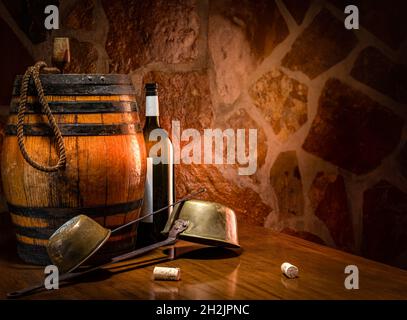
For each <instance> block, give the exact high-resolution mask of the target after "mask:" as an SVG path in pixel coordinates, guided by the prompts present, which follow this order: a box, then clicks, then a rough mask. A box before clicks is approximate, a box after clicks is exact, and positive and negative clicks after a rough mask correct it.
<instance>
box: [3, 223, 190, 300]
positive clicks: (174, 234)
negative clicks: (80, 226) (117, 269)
mask: <svg viewBox="0 0 407 320" xmlns="http://www.w3.org/2000/svg"><path fill="white" fill-rule="evenodd" d="M187 227H188V221H185V220H182V219H178V220H176V221H175V223H174V225H173V227H172V228H171V231H170V233H169V236H168V238H167V239H166V240H164V241H161V242H157V243H154V244H152V245H149V246H146V247H143V248H140V249H138V250H134V251H131V252H129V253H125V254H122V255H120V256H117V257H114V258H112V259H111V260H110V261H109V262H107V263H104V264H102V265H99V266H95V267H92V268H90V269H88V270H85V271H82V272H72V273H65V274H63V275H61V276H60V277H59V282H61V281H67V280H72V279H75V278H78V277H80V276H83V275H85V274H88V273H91V272H93V271H95V270H99V269H101V268H103V267H107V266H108V265H111V264H113V263H116V262H120V261H123V260H126V259H131V258H134V257H137V256H139V255H142V254H144V253H146V252H149V251H151V250H154V249H156V248H159V247H162V246H167V245H171V244H174V243H175V242H176V241H177V238H178V235H179V234H180V233H181V232H182V231H184V230H185V229H186V228H187ZM42 288H44V283H38V284H36V285H33V286H31V287H27V288H25V289H22V290H18V291H14V292H11V293H8V294H7V298H18V297H21V296H23V295H27V294H30V293H33V292H34V291H37V290H39V289H42Z"/></svg>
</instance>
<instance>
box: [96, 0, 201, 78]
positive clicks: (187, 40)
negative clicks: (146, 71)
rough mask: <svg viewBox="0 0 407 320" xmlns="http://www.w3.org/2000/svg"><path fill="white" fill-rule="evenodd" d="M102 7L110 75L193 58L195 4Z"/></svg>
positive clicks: (161, 1)
mask: <svg viewBox="0 0 407 320" xmlns="http://www.w3.org/2000/svg"><path fill="white" fill-rule="evenodd" d="M102 3H103V7H104V9H105V12H106V16H107V18H108V20H109V22H110V28H109V33H108V38H107V42H106V51H107V53H108V55H109V57H110V59H111V62H110V71H111V72H119V73H127V72H129V71H131V70H135V69H137V68H138V67H140V66H141V65H145V64H148V63H150V62H166V63H182V62H189V61H192V60H194V59H196V58H197V56H198V49H197V39H198V35H199V18H198V14H197V12H196V4H195V1H193V0H188V1H165V0H154V1H153V0H149V1H132V0H118V1H110V0H103V1H102Z"/></svg>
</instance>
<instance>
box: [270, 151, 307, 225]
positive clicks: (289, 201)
mask: <svg viewBox="0 0 407 320" xmlns="http://www.w3.org/2000/svg"><path fill="white" fill-rule="evenodd" d="M270 185H271V186H272V187H273V189H274V192H275V194H276V196H277V200H278V211H279V212H278V214H279V219H280V220H282V219H286V218H292V217H295V216H301V215H303V213H304V196H303V190H302V180H301V173H300V169H299V167H298V160H297V155H296V152H295V151H286V152H282V153H280V154H279V156H278V157H277V159H276V161H275V162H274V164H273V167H272V168H271V171H270Z"/></svg>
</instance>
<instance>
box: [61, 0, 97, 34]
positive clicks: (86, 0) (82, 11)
mask: <svg viewBox="0 0 407 320" xmlns="http://www.w3.org/2000/svg"><path fill="white" fill-rule="evenodd" d="M94 8H95V4H94V1H93V0H78V1H76V3H75V4H74V6H73V7H72V9H71V11H70V12H69V13H68V15H67V16H66V18H65V19H64V21H63V23H64V25H65V26H66V27H68V28H70V29H74V30H79V29H85V30H92V27H93V25H94V24H95V19H94V16H93V9H94Z"/></svg>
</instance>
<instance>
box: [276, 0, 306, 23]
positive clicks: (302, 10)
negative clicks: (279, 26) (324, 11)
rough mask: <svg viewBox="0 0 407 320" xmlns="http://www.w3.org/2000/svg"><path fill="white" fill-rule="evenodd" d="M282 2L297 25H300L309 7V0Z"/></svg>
mask: <svg viewBox="0 0 407 320" xmlns="http://www.w3.org/2000/svg"><path fill="white" fill-rule="evenodd" d="M283 2H284V5H285V6H286V7H287V9H288V11H290V13H291V15H292V16H293V18H294V20H295V21H296V22H297V24H301V23H302V21H303V20H304V17H305V14H306V13H307V11H308V9H309V7H310V5H311V0H301V1H298V0H283Z"/></svg>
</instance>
